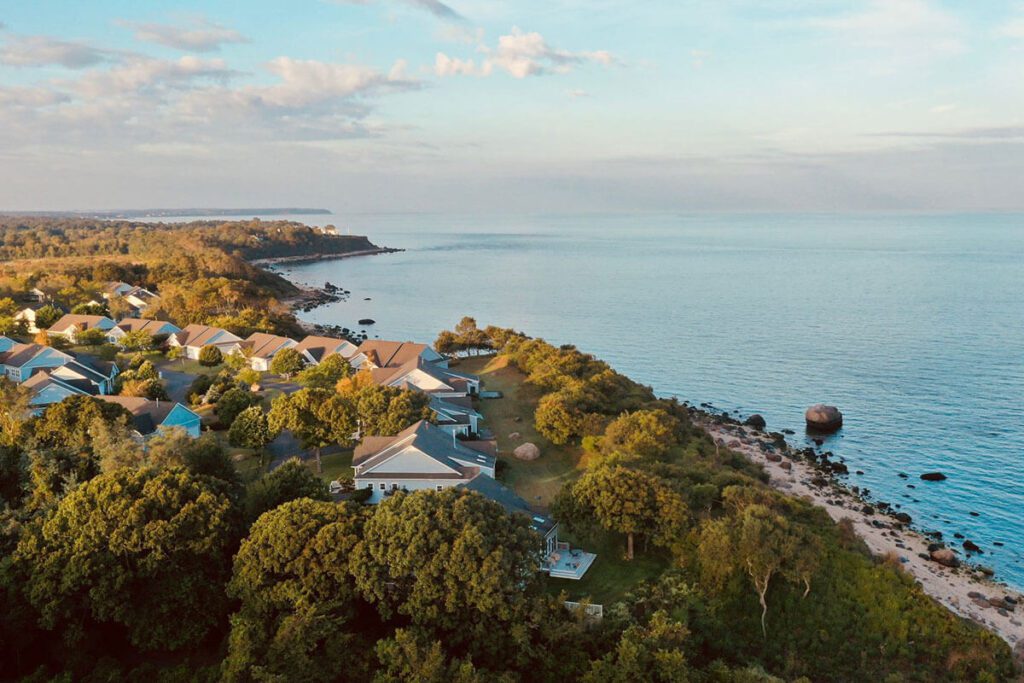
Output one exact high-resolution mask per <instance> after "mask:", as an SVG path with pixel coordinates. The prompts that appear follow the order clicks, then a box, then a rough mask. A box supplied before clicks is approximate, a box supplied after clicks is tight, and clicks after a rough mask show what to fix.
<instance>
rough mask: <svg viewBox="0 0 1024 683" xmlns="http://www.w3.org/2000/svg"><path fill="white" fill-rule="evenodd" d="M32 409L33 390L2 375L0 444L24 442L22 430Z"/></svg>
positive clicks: (13, 444)
mask: <svg viewBox="0 0 1024 683" xmlns="http://www.w3.org/2000/svg"><path fill="white" fill-rule="evenodd" d="M32 410H33V406H32V391H31V390H30V389H26V388H25V387H23V386H22V385H20V384H17V383H15V382H12V381H11V380H9V379H8V378H7V377H2V376H0V445H6V446H18V445H20V444H21V443H22V438H21V437H22V430H23V428H24V426H25V424H26V422H28V419H29V418H30V417H32Z"/></svg>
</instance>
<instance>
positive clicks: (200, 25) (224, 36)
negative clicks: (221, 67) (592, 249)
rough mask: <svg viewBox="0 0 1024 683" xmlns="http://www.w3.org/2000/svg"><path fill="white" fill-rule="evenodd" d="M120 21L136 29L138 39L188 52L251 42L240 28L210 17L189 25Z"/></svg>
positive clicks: (208, 50)
mask: <svg viewBox="0 0 1024 683" xmlns="http://www.w3.org/2000/svg"><path fill="white" fill-rule="evenodd" d="M118 23H119V24H120V25H121V26H124V27H126V28H130V29H132V30H133V31H134V32H135V39H136V40H141V41H142V42H145V43H156V44H158V45H163V46H165V47H171V48H174V49H176V50H182V51H186V52H214V51H216V50H219V49H220V47H221V45H225V44H228V43H246V42H248V38H246V37H245V36H243V35H242V34H241V33H239V32H238V31H236V30H234V29H230V28H227V27H225V26H221V25H220V24H215V23H213V22H210V21H208V20H206V19H196V20H194V21H192V22H191V23H190V24H188V25H187V26H174V25H171V24H157V23H150V24H139V23H135V22H131V21H121V22H118Z"/></svg>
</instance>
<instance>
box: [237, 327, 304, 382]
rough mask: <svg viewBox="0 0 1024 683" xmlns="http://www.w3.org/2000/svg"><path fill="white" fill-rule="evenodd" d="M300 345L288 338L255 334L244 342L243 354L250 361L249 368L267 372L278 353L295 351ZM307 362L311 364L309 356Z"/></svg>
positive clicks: (262, 333)
mask: <svg viewBox="0 0 1024 683" xmlns="http://www.w3.org/2000/svg"><path fill="white" fill-rule="evenodd" d="M298 345H299V343H298V342H297V341H295V340H294V339H289V338H288V337H282V336H279V335H276V334H266V333H264V332H253V333H252V334H250V335H249V336H248V337H246V339H245V341H243V342H242V352H243V353H244V354H245V355H246V357H247V358H248V359H249V367H251V368H252V369H253V370H258V371H260V372H267V371H268V370H270V363H271V362H272V361H273V360H274V356H276V355H277V354H278V352H280V351H282V350H284V349H294V348H296V347H298ZM300 353H301V352H300ZM306 362H310V361H309V357H308V356H306Z"/></svg>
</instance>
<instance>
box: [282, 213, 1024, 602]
mask: <svg viewBox="0 0 1024 683" xmlns="http://www.w3.org/2000/svg"><path fill="white" fill-rule="evenodd" d="M310 221H311V222H319V223H321V224H322V223H326V222H333V223H335V224H341V225H343V226H345V227H348V228H349V229H351V231H352V232H353V233H362V234H367V235H369V236H370V238H371V239H372V240H373V241H374V242H376V243H377V244H380V245H386V246H392V247H401V248H404V249H406V250H407V251H405V252H403V253H399V254H392V255H386V256H373V257H365V258H354V259H347V260H340V261H332V262H320V263H314V264H308V265H302V266H290V267H288V268H287V270H288V271H290V273H291V274H292V276H293V277H295V278H296V279H298V280H301V281H305V282H309V283H313V284H322V283H323V282H324V281H330V282H332V283H334V284H336V285H340V286H342V287H345V288H347V289H350V290H351V291H352V292H353V295H352V297H351V298H350V300H349V301H347V302H342V303H337V304H334V305H331V306H327V307H324V308H321V309H318V310H316V311H314V312H312V313H310V314H307V315H306V316H305V317H306V318H308V319H309V320H312V321H315V322H325V323H335V324H341V325H343V326H347V327H353V328H354V327H357V325H356V324H355V321H356V320H358V319H360V318H373V319H375V320H376V321H377V324H376V325H375V326H373V327H372V328H370V329H371V335H379V336H381V337H384V338H395V339H415V340H424V341H430V340H433V339H434V338H435V337H436V335H437V332H438V331H440V330H441V329H444V328H450V327H451V326H452V325H453V324H454V323H455V322H456V321H458V319H459V318H460V317H461V316H463V315H472V316H474V317H476V318H477V320H478V321H479V322H480V324H481V325H485V324H496V325H501V326H510V327H515V328H517V329H521V330H523V331H525V332H527V333H529V334H531V335H535V336H543V337H545V338H547V339H548V340H549V341H552V342H555V343H573V344H576V345H577V346H578V347H579V348H581V349H583V350H585V351H588V352H592V353H594V354H595V355H597V356H598V357H600V358H603V359H605V360H607V361H608V362H610V363H611V364H612V365H613V366H614V367H615V368H616V369H618V370H620V371H622V372H624V373H626V374H627V375H629V376H631V377H633V378H634V379H636V380H638V381H641V382H644V383H646V384H650V385H651V386H652V387H654V389H655V390H656V391H657V392H658V393H659V394H661V395H675V396H678V397H680V398H681V399H683V400H688V401H690V402H692V403H702V402H710V403H711V404H713V405H714V406H716V407H718V408H720V409H723V410H728V411H733V412H735V411H739V412H741V413H743V414H747V413H751V412H759V413H761V414H762V415H764V416H765V418H766V419H767V421H768V425H769V428H770V429H773V430H781V429H784V428H790V429H794V430H797V435H796V436H794V437H792V440H793V441H794V442H795V443H796V444H798V445H802V444H803V443H804V442H805V438H806V437H805V436H804V435H803V433H802V427H803V422H802V417H803V411H804V409H805V408H806V407H807V406H808V405H810V404H812V403H817V402H828V403H834V404H836V405H838V406H839V407H840V408H841V409H842V411H843V412H844V414H845V416H846V424H845V427H844V428H843V430H842V431H841V432H840V433H839V434H837V435H836V436H834V437H832V438H831V439H829V441H828V443H827V444H826V445H825V448H826V449H828V450H832V451H833V452H835V453H836V455H838V456H841V457H843V458H845V460H846V462H847V464H848V466H849V468H850V471H851V472H855V471H856V470H862V471H863V472H864V474H863V475H856V474H851V475H850V476H849V481H850V483H851V484H856V485H859V486H861V487H867V488H869V489H870V490H871V491H872V495H873V496H875V497H877V498H879V499H881V500H887V501H889V502H891V503H893V504H899V505H901V506H902V508H901V509H902V510H903V511H905V512H908V513H910V514H911V515H912V516H913V518H914V520H915V523H916V524H918V525H919V526H921V527H923V528H928V529H938V530H940V531H942V532H943V533H944V534H945V536H946V539H947V540H948V541H950V542H956V541H954V539H953V538H952V536H953V534H954V532H960V533H962V534H964V535H965V536H966V537H967V538H969V539H971V540H973V541H974V542H975V543H977V544H978V545H979V546H981V547H982V548H983V549H984V551H985V554H984V556H983V557H981V558H979V561H981V562H983V563H985V564H989V565H991V566H993V567H995V568H996V570H997V578H1001V579H1002V580H1005V581H1008V582H1010V583H1012V584H1014V585H1016V586H1019V587H1024V217H1022V216H1004V215H1003V216H992V215H982V216H911V217H908V216H898V217H880V216H870V217H837V216H799V217H779V216H731V217H725V216H710V217H709V216H663V215H658V216H648V215H644V216H611V217H609V216H600V217H592V216H586V217H529V218H493V217H489V218H471V217H452V216H432V215H414V216H410V215H403V216H355V217H350V218H347V219H342V218H340V217H331V216H327V217H320V216H316V217H310ZM367 297H368V298H370V299H371V300H370V301H364V300H363V299H364V298H367ZM931 470H940V471H942V472H944V473H945V474H946V475H947V476H948V477H949V478H948V480H946V481H944V482H939V483H928V482H923V481H920V480H919V479H918V476H919V475H920V474H921V473H922V472H926V471H931ZM899 472H905V473H907V474H908V475H909V479H906V480H904V479H901V478H899V477H898V476H897V474H898V473H899ZM908 485H911V486H914V487H915V488H908ZM972 512H975V513H977V515H978V516H972V515H971V513H972ZM994 542H1001V543H1004V544H1005V546H1004V547H997V546H995V545H993V543H994ZM957 543H958V542H957Z"/></svg>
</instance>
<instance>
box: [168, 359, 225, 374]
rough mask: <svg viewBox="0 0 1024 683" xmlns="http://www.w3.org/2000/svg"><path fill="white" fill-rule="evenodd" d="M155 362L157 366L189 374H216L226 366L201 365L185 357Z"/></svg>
mask: <svg viewBox="0 0 1024 683" xmlns="http://www.w3.org/2000/svg"><path fill="white" fill-rule="evenodd" d="M154 364H155V365H156V366H157V368H165V369H167V370H174V371H175V372H184V373H187V374H189V375H215V374H217V373H218V372H220V371H221V370H222V369H223V368H224V367H225V366H224V365H223V364H222V365H215V366H214V367H212V368H208V367H206V366H205V365H200V364H199V361H197V360H192V359H190V358H185V357H182V358H177V359H175V360H166V359H164V360H161V361H160V362H159V363H156V362H154Z"/></svg>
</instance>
